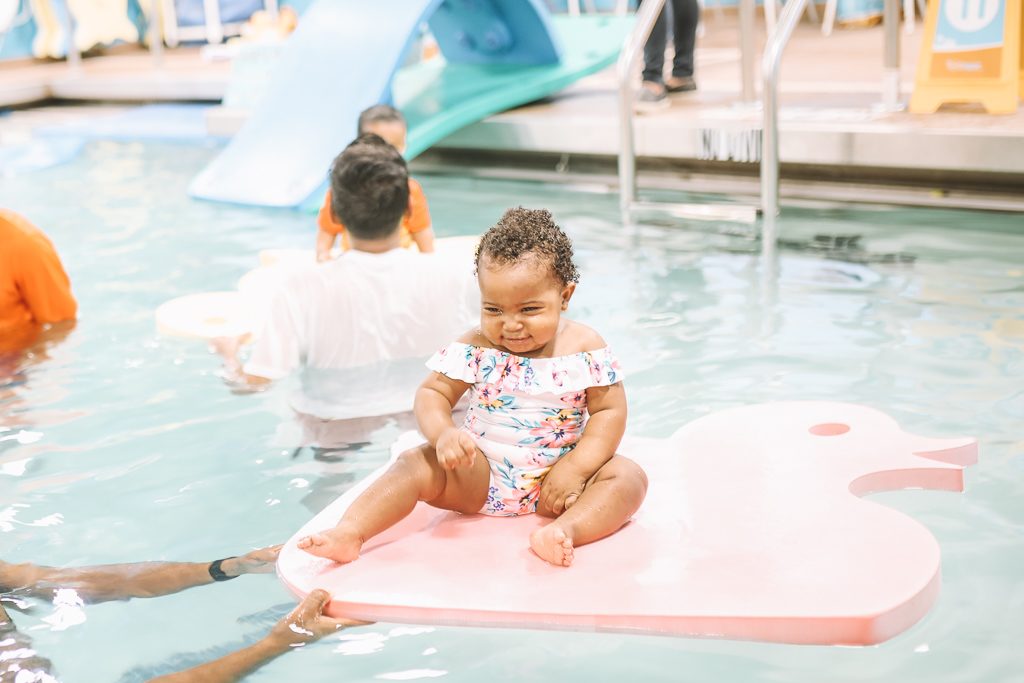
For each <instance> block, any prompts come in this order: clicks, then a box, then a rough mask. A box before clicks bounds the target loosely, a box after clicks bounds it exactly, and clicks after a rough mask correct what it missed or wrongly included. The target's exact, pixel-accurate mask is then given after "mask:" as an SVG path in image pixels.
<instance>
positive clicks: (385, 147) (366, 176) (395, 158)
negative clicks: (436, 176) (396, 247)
mask: <svg viewBox="0 0 1024 683" xmlns="http://www.w3.org/2000/svg"><path fill="white" fill-rule="evenodd" d="M330 178H331V212H332V213H333V214H334V216H335V218H337V219H338V220H339V221H341V222H342V223H344V224H345V229H346V230H348V231H349V232H351V233H352V236H353V237H356V238H359V239H367V240H373V239H381V238H384V237H387V236H389V235H390V234H391V233H392V232H394V231H395V230H397V229H398V224H399V222H400V221H401V220H402V216H403V215H404V214H405V212H406V210H407V209H408V208H409V170H408V169H407V168H406V165H405V159H403V158H402V155H401V154H399V153H398V150H396V149H395V148H394V147H392V146H391V145H389V144H388V143H386V142H384V140H383V138H381V137H380V136H379V135H374V134H373V133H366V134H364V135H360V136H359V137H357V138H356V139H355V140H353V141H352V142H351V143H350V144H349V146H348V147H346V148H345V149H344V151H342V153H341V154H339V155H338V156H337V157H335V159H334V162H333V163H332V164H331V175H330Z"/></svg>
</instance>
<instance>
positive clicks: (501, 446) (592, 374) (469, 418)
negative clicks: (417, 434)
mask: <svg viewBox="0 0 1024 683" xmlns="http://www.w3.org/2000/svg"><path fill="white" fill-rule="evenodd" d="M427 367H429V368H430V369H431V370H434V371H436V372H439V373H441V374H443V375H445V376H447V377H450V378H451V379H454V380H459V381H462V382H467V383H469V384H472V385H473V388H472V389H471V393H470V405H469V410H468V412H467V413H466V421H465V423H464V424H463V427H464V428H465V429H466V430H467V431H468V432H469V433H470V434H471V435H472V436H473V438H474V440H475V441H476V443H477V446H479V448H480V450H481V451H482V452H483V454H484V455H485V456H486V457H487V462H488V465H489V466H490V469H491V481H490V488H489V490H488V493H487V502H486V503H485V504H484V507H483V509H481V510H480V512H482V513H483V514H487V515H497V516H512V515H522V514H527V513H530V512H535V511H536V510H537V500H538V497H539V496H540V486H541V483H542V482H543V481H544V476H545V475H546V474H547V473H548V471H549V470H550V469H551V466H552V465H554V464H555V463H556V462H558V460H559V459H560V458H562V457H563V456H564V455H565V454H566V453H568V452H569V451H571V450H572V449H573V448H574V447H575V446H576V442H577V441H579V438H580V436H581V435H582V434H583V427H584V425H585V424H586V420H587V393H586V390H587V389H588V388H590V387H598V386H609V385H612V384H616V383H617V382H621V381H622V379H623V375H622V371H621V370H620V369H619V362H618V360H617V359H616V358H615V356H614V354H612V352H611V350H610V349H609V348H608V347H604V348H601V349H597V350H596V351H583V352H581V353H574V354H571V355H568V356H557V357H555V358H524V357H522V356H516V355H513V354H510V353H507V352H504V351H498V350H497V349H491V348H487V347H482V346H472V345H470V344H461V343H458V342H455V343H452V344H449V345H448V346H446V347H444V348H443V349H441V350H440V351H438V352H437V353H436V354H434V356H433V357H432V358H431V359H430V360H429V361H427Z"/></svg>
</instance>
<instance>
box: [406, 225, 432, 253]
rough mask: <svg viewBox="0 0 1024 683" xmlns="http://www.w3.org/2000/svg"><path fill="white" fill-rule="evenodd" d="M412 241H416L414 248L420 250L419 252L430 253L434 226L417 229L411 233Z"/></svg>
mask: <svg viewBox="0 0 1024 683" xmlns="http://www.w3.org/2000/svg"><path fill="white" fill-rule="evenodd" d="M411 236H412V241H413V242H415V243H416V248H417V249H419V250H420V253H421V254H430V253H433V251H434V228H432V227H430V228H427V229H426V230H418V231H417V232H414V233H411Z"/></svg>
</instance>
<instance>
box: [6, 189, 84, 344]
mask: <svg viewBox="0 0 1024 683" xmlns="http://www.w3.org/2000/svg"><path fill="white" fill-rule="evenodd" d="M77 312H78V304H76V303H75V298H74V297H73V296H72V295H71V281H70V280H68V275H67V273H65V272H64V266H62V265H61V262H60V258H59V257H58V256H57V252H56V250H54V248H53V244H51V243H50V240H49V239H47V237H46V235H44V234H43V233H42V231H41V230H39V229H38V228H36V227H35V226H34V225H32V224H31V223H29V222H28V221H27V220H26V219H25V218H23V217H21V216H19V215H18V214H16V213H14V212H13V211H8V210H6V209H0V336H4V337H6V336H13V335H15V334H17V333H21V332H23V331H24V329H25V328H29V327H31V326H33V325H39V324H42V323H55V322H59V321H61V320H73V319H74V317H75V314H76V313H77Z"/></svg>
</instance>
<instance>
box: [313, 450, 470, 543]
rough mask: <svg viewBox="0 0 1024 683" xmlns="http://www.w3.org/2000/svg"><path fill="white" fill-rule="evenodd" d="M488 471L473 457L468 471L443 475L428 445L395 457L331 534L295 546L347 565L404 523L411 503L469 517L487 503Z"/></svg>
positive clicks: (327, 532)
mask: <svg viewBox="0 0 1024 683" xmlns="http://www.w3.org/2000/svg"><path fill="white" fill-rule="evenodd" d="M489 482H490V470H489V468H488V466H487V460H486V459H485V458H482V457H480V456H479V455H478V456H477V458H476V460H474V461H473V464H472V465H471V466H469V467H463V468H458V469H454V470H446V469H444V468H443V467H441V466H440V465H439V464H438V463H437V455H436V454H435V452H434V449H433V448H432V447H431V446H430V445H429V444H423V445H422V446H417V447H416V448H412V449H410V450H408V451H405V452H404V453H402V454H401V455H399V456H398V459H397V460H396V461H395V463H394V464H393V465H392V466H391V467H389V468H388V470H387V471H386V472H385V473H384V474H383V475H381V477H380V479H378V480H377V481H375V482H373V483H372V484H371V485H370V487H369V488H367V489H366V490H365V491H363V493H362V494H361V495H360V496H359V497H358V498H356V499H355V500H354V501H352V505H350V506H349V508H348V509H347V510H346V511H345V514H344V515H342V518H341V521H339V522H338V525H337V526H336V527H334V528H333V529H330V530H328V531H324V532H321V533H318V534H311V535H309V536H305V537H303V538H300V539H299V542H298V543H297V546H298V547H299V548H300V549H302V550H305V551H306V552H308V553H312V554H313V555H318V556H320V557H326V558H329V559H332V560H334V561H335V562H342V563H345V562H351V561H352V560H354V559H356V558H357V557H359V549H360V548H361V547H362V545H363V543H365V542H366V541H367V540H369V539H370V538H372V537H374V536H376V535H377V534H379V533H380V532H382V531H384V530H385V529H387V528H389V527H391V526H394V525H395V524H397V523H398V522H399V521H401V520H402V519H403V518H404V517H406V516H407V515H408V514H409V513H410V512H412V510H413V508H414V507H416V503H417V502H419V501H421V500H422V501H426V502H427V503H430V504H431V505H433V506H434V507H439V508H443V509H445V510H455V511H456V512H464V513H473V512H477V511H479V510H480V508H481V507H483V504H484V502H486V500H487V487H488V484H489Z"/></svg>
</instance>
